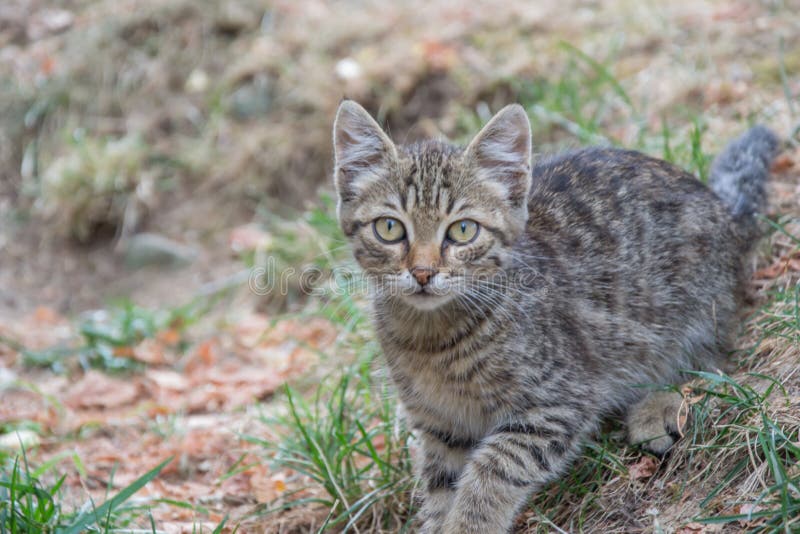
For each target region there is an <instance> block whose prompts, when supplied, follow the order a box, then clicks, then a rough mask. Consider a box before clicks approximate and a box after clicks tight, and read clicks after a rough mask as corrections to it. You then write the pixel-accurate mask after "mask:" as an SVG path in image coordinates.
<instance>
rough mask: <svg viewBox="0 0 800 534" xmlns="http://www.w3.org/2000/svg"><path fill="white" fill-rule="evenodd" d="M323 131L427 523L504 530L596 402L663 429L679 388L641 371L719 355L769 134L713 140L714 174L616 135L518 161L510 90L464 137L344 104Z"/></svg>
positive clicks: (577, 435) (651, 435) (525, 125)
mask: <svg viewBox="0 0 800 534" xmlns="http://www.w3.org/2000/svg"><path fill="white" fill-rule="evenodd" d="M333 137H334V148H335V157H336V165H335V183H336V190H337V193H338V216H339V221H340V224H341V227H342V229H343V231H344V233H345V234H346V236H347V238H348V239H349V241H350V243H351V245H352V249H353V253H354V255H355V258H356V260H357V261H358V263H359V264H360V265H361V267H362V268H363V270H364V272H365V273H366V274H367V275H368V276H369V277H370V278H371V279H373V281H374V285H375V287H374V295H373V296H372V304H373V308H374V316H375V326H376V330H377V334H378V337H379V339H380V342H381V345H382V347H383V351H384V353H385V358H386V364H387V366H388V370H389V374H390V377H391V380H392V381H393V383H394V384H395V386H396V388H397V391H398V393H399V397H400V401H401V403H402V407H403V409H404V411H405V413H406V414H407V416H408V418H409V421H410V424H411V426H412V428H413V429H414V430H415V432H416V434H417V435H418V436H419V438H420V441H421V445H422V447H421V448H422V458H421V465H420V466H418V469H419V473H420V477H421V485H422V488H423V491H424V496H423V502H422V506H421V509H420V513H419V517H420V519H421V521H422V527H421V531H422V532H426V533H440V532H444V533H446V534H456V533H458V534H463V533H471V532H474V533H499V532H506V531H508V530H509V529H510V528H511V526H512V524H513V521H514V518H515V514H516V513H517V512H518V511H519V509H520V508H521V507H522V506H523V505H524V503H525V502H526V499H527V498H528V497H529V495H530V494H531V492H533V491H535V490H536V489H537V488H540V487H541V486H542V485H543V484H545V483H546V482H548V481H550V480H552V479H553V478H555V477H557V476H558V475H559V474H561V473H563V472H564V471H565V470H566V469H567V467H568V466H569V464H570V462H571V461H572V460H573V459H574V458H575V457H576V456H577V455H578V453H579V451H580V446H581V442H582V441H584V440H585V439H587V437H589V435H590V434H591V433H592V432H593V431H594V430H595V429H596V428H597V426H598V422H600V421H601V420H602V418H603V417H604V416H606V415H608V414H610V413H614V412H617V411H621V410H624V411H625V412H626V413H627V424H628V430H629V437H630V440H631V442H633V443H638V444H642V445H643V446H644V447H646V448H648V449H649V450H651V451H653V452H655V453H658V454H663V453H664V452H665V451H666V450H667V449H668V448H669V447H670V446H671V445H672V444H673V442H674V440H675V439H676V436H677V434H678V430H679V429H678V428H677V427H676V424H677V423H676V421H677V419H678V416H677V410H678V408H679V405H680V397H679V396H678V395H677V394H675V393H671V392H666V391H664V388H661V390H657V391H654V389H653V388H652V387H651V388H650V389H648V388H646V387H641V386H642V385H656V386H667V385H670V384H676V383H679V382H680V381H681V380H682V375H681V370H686V369H700V368H703V369H712V370H713V369H717V368H720V367H722V366H723V365H724V363H725V356H726V353H727V351H728V349H729V348H730V346H731V341H732V334H733V331H734V327H735V325H736V312H737V308H738V307H739V304H740V301H741V300H742V297H743V284H744V282H745V280H746V278H747V269H746V265H747V263H746V259H747V255H748V253H749V252H750V250H751V249H752V247H753V244H754V243H755V241H756V239H757V238H758V225H757V224H756V223H757V221H756V219H755V213H756V212H758V211H759V210H760V209H761V208H763V205H764V202H765V192H764V182H765V180H766V178H767V175H768V167H769V162H770V160H771V159H772V158H773V156H774V155H775V152H776V150H777V146H778V141H777V139H776V138H775V136H774V135H773V134H772V133H771V132H770V131H769V130H767V129H765V128H763V127H756V128H753V129H752V130H750V131H749V132H747V133H746V134H745V135H744V136H743V137H741V138H740V139H739V140H737V141H735V142H734V143H733V144H731V145H730V146H729V147H728V148H727V149H726V150H725V151H724V152H723V153H722V155H721V156H720V157H719V158H718V159H717V161H716V162H715V164H714V165H713V168H712V172H711V189H708V188H707V187H706V186H704V185H703V184H702V183H701V182H699V181H698V180H697V179H695V178H694V177H693V176H691V175H689V174H687V173H686V172H684V171H682V170H680V169H678V168H677V167H675V166H673V165H670V164H669V163H666V162H664V161H659V160H656V159H653V158H650V157H648V156H645V155H643V154H639V153H637V152H632V151H627V150H614V149H607V148H588V149H585V150H580V151H577V152H572V153H568V154H565V155H561V156H557V157H553V158H548V159H542V160H541V161H538V162H536V163H535V165H533V167H532V165H531V130H530V123H529V121H528V117H527V115H526V114H525V112H524V110H523V109H522V107H520V106H519V105H511V106H508V107H506V108H504V109H503V110H501V111H500V112H499V113H498V114H497V115H496V116H495V117H494V118H493V119H492V120H491V121H490V122H489V123H488V124H487V125H486V126H485V127H484V128H483V130H481V132H480V133H478V135H477V136H476V137H475V138H474V139H473V141H472V142H471V143H470V144H469V146H467V147H466V148H461V147H457V146H453V145H451V144H448V143H445V142H440V141H427V142H423V143H420V144H415V145H411V146H398V145H395V144H394V143H393V142H392V141H391V140H390V139H389V137H387V135H386V134H385V133H384V132H383V131H382V130H381V128H380V127H379V126H378V124H377V123H376V122H375V121H374V120H373V119H372V118H371V117H370V116H369V114H368V113H367V112H366V111H365V110H364V109H363V108H362V107H361V106H359V105H358V104H356V103H355V102H353V101H347V100H345V101H344V102H342V104H341V106H340V107H339V111H338V113H337V116H336V122H335V125H334V135H333Z"/></svg>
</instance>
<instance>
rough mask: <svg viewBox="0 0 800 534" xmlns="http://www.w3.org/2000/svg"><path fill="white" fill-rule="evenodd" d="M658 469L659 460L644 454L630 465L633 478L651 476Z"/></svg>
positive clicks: (629, 471) (629, 473) (630, 473)
mask: <svg viewBox="0 0 800 534" xmlns="http://www.w3.org/2000/svg"><path fill="white" fill-rule="evenodd" d="M656 471H658V462H656V460H655V459H654V458H653V457H651V456H642V457H641V458H640V459H639V461H638V462H636V463H635V464H633V465H631V466H630V467H628V475H629V476H630V478H631V480H639V479H642V478H650V477H651V476H653V475H654V474H655V472H656Z"/></svg>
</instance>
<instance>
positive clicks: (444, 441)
mask: <svg viewBox="0 0 800 534" xmlns="http://www.w3.org/2000/svg"><path fill="white" fill-rule="evenodd" d="M421 442H422V462H421V463H420V471H419V478H420V481H421V485H422V488H421V489H422V506H421V508H420V511H419V513H418V514H417V519H418V520H419V521H421V522H422V527H421V528H420V530H419V532H420V533H421V534H423V533H424V534H439V533H441V532H442V528H443V524H444V520H445V517H446V516H447V512H448V511H449V510H450V509H451V508H452V506H453V499H454V497H455V494H456V486H457V483H458V479H459V477H460V476H461V473H462V472H463V470H464V465H465V464H466V462H467V455H468V454H469V451H470V446H469V445H468V444H466V443H458V442H454V441H453V440H452V439H448V438H447V436H442V435H433V434H431V433H422V435H421Z"/></svg>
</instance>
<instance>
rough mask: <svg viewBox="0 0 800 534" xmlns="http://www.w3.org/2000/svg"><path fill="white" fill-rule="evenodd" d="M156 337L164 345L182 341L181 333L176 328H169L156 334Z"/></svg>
mask: <svg viewBox="0 0 800 534" xmlns="http://www.w3.org/2000/svg"><path fill="white" fill-rule="evenodd" d="M156 339H157V340H158V341H160V342H161V343H163V344H164V345H170V346H171V345H177V344H178V343H180V341H181V333H180V332H179V331H178V330H177V329H175V328H168V329H166V330H162V331H161V332H159V333H158V334H156Z"/></svg>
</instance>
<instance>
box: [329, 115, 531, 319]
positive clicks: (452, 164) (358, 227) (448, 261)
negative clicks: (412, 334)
mask: <svg viewBox="0 0 800 534" xmlns="http://www.w3.org/2000/svg"><path fill="white" fill-rule="evenodd" d="M333 143H334V152H335V156H336V165H335V174H334V180H335V183H336V191H337V194H338V198H339V202H338V215H339V223H340V224H341V227H342V229H343V230H344V233H345V235H346V236H347V237H348V239H349V240H350V242H351V245H352V247H353V253H354V255H355V258H356V260H357V261H358V263H359V264H360V265H361V267H362V268H363V269H364V270H365V272H366V273H367V274H368V275H373V276H374V277H375V278H376V279H377V282H378V285H377V289H378V294H377V295H378V298H387V299H394V298H399V299H401V300H402V301H403V302H405V303H407V304H409V305H411V306H413V307H414V308H417V309H420V310H433V309H436V308H438V307H440V306H441V305H443V304H445V303H447V302H449V301H451V300H453V299H462V300H463V301H464V302H465V303H468V302H469V301H470V299H471V298H475V297H474V293H475V292H476V291H478V290H480V289H481V288H482V289H483V293H486V292H489V293H491V291H492V287H495V286H493V284H496V282H494V281H493V280H496V278H497V277H498V276H502V273H503V269H504V267H506V266H508V264H509V263H510V262H511V245H512V243H513V242H514V241H515V240H516V239H517V237H519V235H520V234H521V232H522V231H523V229H524V227H525V223H526V221H527V219H528V210H527V197H528V192H529V190H530V187H531V169H530V166H531V131H530V123H529V121H528V117H527V115H526V114H525V111H524V110H523V109H522V107H520V106H519V105H511V106H507V107H506V108H504V109H502V110H501V111H500V112H499V113H498V114H497V115H495V116H494V118H492V120H491V121H489V123H488V124H487V125H486V126H485V127H484V128H483V130H481V131H480V133H478V135H477V136H475V138H474V139H473V140H472V142H471V143H470V144H469V146H467V147H466V148H460V147H456V146H453V145H450V144H447V143H443V142H438V141H427V142H424V143H420V144H416V145H411V146H397V145H395V144H394V143H393V142H392V141H391V139H389V137H388V136H387V135H386V134H385V133H384V132H383V130H381V128H380V126H378V124H377V123H376V122H375V121H374V120H373V119H372V117H370V115H369V114H368V113H367V112H366V111H365V110H364V108H362V107H361V106H360V105H358V104H357V103H355V102H353V101H351V100H345V101H344V102H342V104H341V105H340V106H339V111H338V113H337V115H336V122H335V123H334V128H333Z"/></svg>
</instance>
